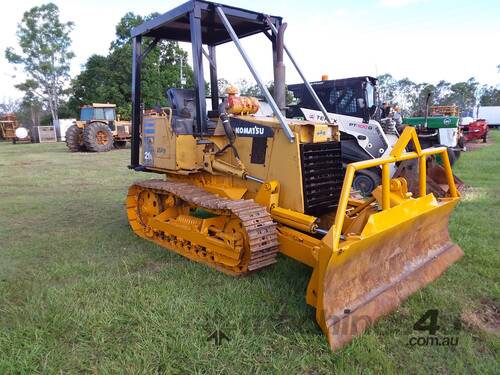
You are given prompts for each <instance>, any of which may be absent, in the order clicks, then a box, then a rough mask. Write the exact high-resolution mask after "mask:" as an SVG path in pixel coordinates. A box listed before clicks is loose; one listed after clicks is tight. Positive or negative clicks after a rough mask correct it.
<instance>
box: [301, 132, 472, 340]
mask: <svg viewBox="0 0 500 375" xmlns="http://www.w3.org/2000/svg"><path fill="white" fill-rule="evenodd" d="M409 142H413V143H414V148H415V151H414V152H405V147H406V146H407V145H408V143H409ZM434 155H440V157H441V158H442V160H443V178H442V179H443V181H441V182H444V183H446V186H443V195H441V196H438V195H435V194H434V193H432V192H431V193H428V187H429V184H428V172H429V169H428V163H427V161H428V159H429V158H432V157H433V156H434ZM411 159H416V162H417V163H416V166H417V167H418V171H415V170H413V171H412V173H414V174H415V173H416V175H417V178H416V179H415V182H414V185H416V186H414V188H415V189H416V191H417V192H418V194H417V193H415V192H412V191H410V189H409V184H408V181H407V180H406V178H404V177H397V178H392V179H391V178H390V165H391V164H392V163H398V162H404V161H407V160H411ZM380 166H381V167H382V184H381V185H380V186H378V187H377V188H376V189H375V190H373V192H372V196H373V198H372V199H370V200H368V201H366V202H365V203H359V200H358V202H356V200H353V199H352V198H351V187H352V181H353V178H354V175H355V173H356V172H357V171H359V170H362V169H366V168H373V167H380ZM459 197H460V194H459V193H458V190H457V187H456V186H455V180H454V178H453V173H452V171H451V166H450V162H449V159H448V155H447V152H446V148H444V147H440V148H430V149H425V150H422V149H421V147H420V144H419V143H418V138H417V135H416V133H415V130H414V129H409V128H405V130H404V131H403V134H402V135H401V137H400V139H399V140H398V143H397V144H396V145H395V147H394V149H393V151H392V152H391V155H390V156H389V157H386V158H379V159H374V160H367V161H362V162H357V163H352V164H349V165H348V166H347V168H346V173H345V177H344V183H343V186H342V193H341V196H340V200H339V206H338V209H337V213H336V217H335V223H334V225H333V226H332V227H331V228H330V230H329V231H328V233H327V234H326V236H325V237H324V238H323V239H322V241H321V242H322V245H321V249H320V251H319V253H318V263H317V266H316V267H315V269H314V272H313V277H312V278H311V282H310V286H309V287H308V303H310V304H312V305H315V306H316V320H317V321H318V323H319V325H320V326H321V327H322V329H323V331H324V332H325V334H326V335H327V336H328V340H329V343H330V346H331V348H332V350H336V349H338V348H340V347H342V346H343V345H345V344H347V343H348V342H350V341H351V340H352V339H353V337H355V336H356V335H359V334H360V333H362V332H363V331H364V330H365V329H366V328H367V327H368V326H370V325H371V324H372V323H374V322H375V321H376V320H377V319H379V318H380V317H382V316H384V315H386V314H388V313H390V312H391V311H393V310H395V309H396V308H397V307H398V306H399V305H400V304H401V303H402V302H403V301H404V300H405V299H407V298H408V297H409V296H410V295H411V294H413V293H414V292H416V291H417V290H419V289H421V288H423V287H425V286H426V285H428V284H429V283H431V282H432V281H434V280H435V279H436V278H437V277H439V276H440V275H441V274H442V273H443V272H444V271H445V270H446V269H447V268H448V267H450V266H451V265H452V264H453V263H454V262H456V261H457V260H458V259H459V258H460V257H461V256H462V255H463V252H462V250H461V249H460V247H458V245H455V244H453V242H452V241H451V239H450V235H449V233H448V221H449V217H450V215H451V213H452V211H453V209H454V207H455V206H456V204H457V203H458V201H459V199H460V198H459ZM309 292H310V293H309Z"/></svg>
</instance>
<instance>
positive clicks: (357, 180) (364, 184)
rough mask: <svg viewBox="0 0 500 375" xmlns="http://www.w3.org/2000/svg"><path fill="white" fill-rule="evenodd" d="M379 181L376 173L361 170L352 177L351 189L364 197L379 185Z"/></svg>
mask: <svg viewBox="0 0 500 375" xmlns="http://www.w3.org/2000/svg"><path fill="white" fill-rule="evenodd" d="M380 181H381V180H380V176H379V174H378V173H377V172H374V171H373V170H361V171H359V172H357V173H356V175H355V176H354V180H353V181H352V187H353V188H354V189H355V190H358V191H359V192H360V193H361V195H363V196H365V197H366V196H369V195H370V194H371V193H372V191H373V190H374V189H375V188H376V187H377V186H379V185H380Z"/></svg>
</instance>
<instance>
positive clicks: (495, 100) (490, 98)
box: [479, 86, 500, 106]
mask: <svg viewBox="0 0 500 375" xmlns="http://www.w3.org/2000/svg"><path fill="white" fill-rule="evenodd" d="M479 103H480V104H481V105H493V106H500V90H499V89H497V88H496V87H493V86H485V87H484V90H483V92H482V95H481V99H480V101H479Z"/></svg>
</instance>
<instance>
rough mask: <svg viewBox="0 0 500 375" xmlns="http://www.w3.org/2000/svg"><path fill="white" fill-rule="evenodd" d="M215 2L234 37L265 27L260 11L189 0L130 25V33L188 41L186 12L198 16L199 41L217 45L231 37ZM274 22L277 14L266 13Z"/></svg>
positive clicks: (200, 0) (188, 14) (256, 31)
mask: <svg viewBox="0 0 500 375" xmlns="http://www.w3.org/2000/svg"><path fill="white" fill-rule="evenodd" d="M215 6H220V7H221V8H222V10H223V11H224V14H225V15H226V16H227V18H228V20H229V22H230V23H231V25H232V27H233V29H234V31H235V32H236V35H237V36H238V38H243V37H246V36H250V35H254V34H258V33H260V32H263V31H267V30H269V26H268V25H267V24H266V22H265V17H267V15H266V14H264V13H258V12H253V11H249V10H245V9H241V8H237V7H233V6H228V5H222V4H217V3H212V2H208V1H202V0H191V1H188V2H186V3H184V4H182V5H179V6H178V7H177V8H174V9H172V10H170V11H169V12H167V13H165V14H162V15H161V16H158V17H156V18H153V19H151V20H149V21H147V22H145V23H143V24H141V25H139V26H137V27H135V28H134V29H132V32H131V35H132V37H136V36H147V37H152V38H157V39H168V40H175V41H180V42H191V33H190V23H189V19H190V14H191V12H193V14H194V16H195V17H197V16H199V17H200V20H201V40H202V43H203V44H208V45H214V46H215V45H218V44H223V43H226V42H229V41H231V37H230V36H229V34H228V33H227V31H226V29H225V27H224V25H223V24H222V22H221V20H220V19H219V17H218V16H217V14H216V13H215ZM269 17H270V18H271V22H272V23H273V24H274V25H277V24H278V25H279V24H281V22H282V18H281V17H275V16H269Z"/></svg>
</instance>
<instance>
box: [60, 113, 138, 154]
mask: <svg viewBox="0 0 500 375" xmlns="http://www.w3.org/2000/svg"><path fill="white" fill-rule="evenodd" d="M129 140H130V122H129V121H120V119H117V116H116V105H115V104H109V103H105V104H103V103H93V104H91V105H85V106H83V107H82V108H81V109H80V120H78V121H75V122H74V124H73V125H71V126H70V127H69V128H68V130H66V146H68V149H69V150H70V151H71V152H79V151H91V152H106V151H111V149H112V148H113V147H115V148H124V147H125V146H126V145H127V141H129Z"/></svg>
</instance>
